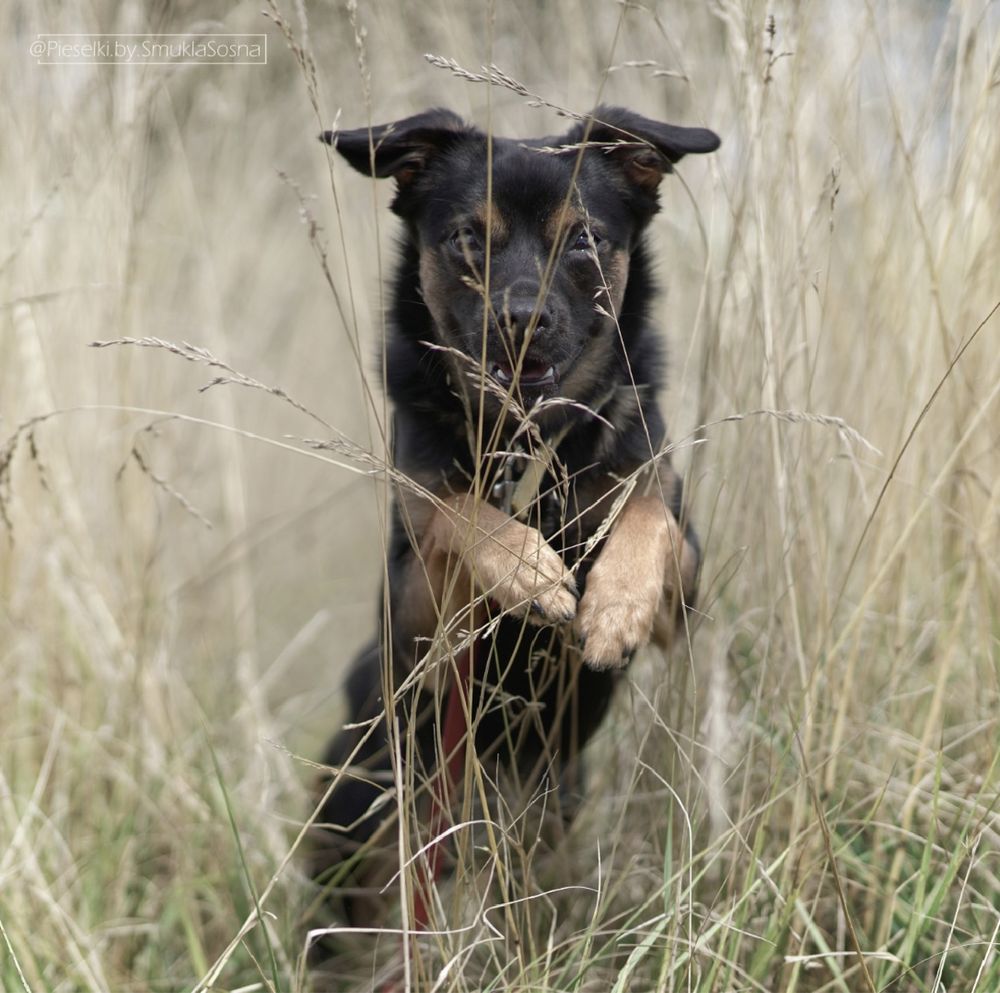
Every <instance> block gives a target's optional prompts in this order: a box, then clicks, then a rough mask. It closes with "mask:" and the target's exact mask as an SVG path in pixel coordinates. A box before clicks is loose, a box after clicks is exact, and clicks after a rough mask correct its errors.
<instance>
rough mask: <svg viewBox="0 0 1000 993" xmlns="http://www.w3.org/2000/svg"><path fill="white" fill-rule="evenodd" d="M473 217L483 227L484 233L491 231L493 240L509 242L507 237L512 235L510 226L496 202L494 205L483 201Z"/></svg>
mask: <svg viewBox="0 0 1000 993" xmlns="http://www.w3.org/2000/svg"><path fill="white" fill-rule="evenodd" d="M472 216H473V217H474V218H475V219H476V220H477V221H478V222H479V223H480V224H481V225H482V227H483V231H489V233H490V238H491V240H493V241H506V240H507V236H508V235H509V234H510V225H509V224H508V222H507V218H506V216H505V215H504V214H503V212H502V211H501V210H500V208H499V207H498V206H497V203H496V201H495V200H494V201H493V202H492V203H487V202H486V201H485V200H481V201H480V202H479V203H477V204H476V207H475V210H473V212H472Z"/></svg>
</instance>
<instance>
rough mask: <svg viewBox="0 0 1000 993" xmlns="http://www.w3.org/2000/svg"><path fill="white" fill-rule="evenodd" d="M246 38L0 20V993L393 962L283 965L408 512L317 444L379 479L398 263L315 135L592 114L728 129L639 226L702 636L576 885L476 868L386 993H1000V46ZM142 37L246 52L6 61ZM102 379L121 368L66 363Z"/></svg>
mask: <svg viewBox="0 0 1000 993" xmlns="http://www.w3.org/2000/svg"><path fill="white" fill-rule="evenodd" d="M260 6H261V5H260V4H254V3H239V4H236V5H232V6H227V5H221V4H219V5H214V4H210V3H207V2H205V3H202V2H198V0H192V2H189V3H184V4H177V5H171V4H169V3H147V4H142V3H138V2H126V3H124V4H118V3H113V2H111V0H94V2H92V3H90V4H88V5H78V7H77V9H76V10H73V11H71V10H70V9H69V5H59V4H55V3H41V4H32V3H28V2H26V0H14V2H11V3H7V4H4V5H3V6H2V7H0V39H2V40H0V45H2V46H3V51H4V53H5V58H4V59H3V61H2V64H0V76H2V80H3V85H2V91H0V92H2V94H3V96H2V97H0V135H2V140H0V177H2V187H0V189H2V193H0V232H2V234H0V517H2V521H0V667H2V674H3V681H2V686H3V690H2V692H0V988H2V989H3V990H5V991H11V993H13V991H31V993H41V991H45V990H54V991H61V993H68V991H77V990H87V991H94V993H96V991H126V990H128V991H174V990H187V989H197V990H199V991H201V990H206V989H208V988H211V989H226V990H242V991H249V990H257V989H259V990H262V991H263V990H269V989H270V990H272V991H274V993H276V991H278V990H280V991H290V990H313V991H320V990H328V991H331V993H332V991H338V993H339V991H341V990H345V991H346V990H372V989H374V988H377V987H378V984H379V983H380V982H381V980H380V979H377V978H376V974H375V973H376V970H378V969H389V970H391V969H398V968H399V967H400V965H401V961H402V960H401V959H400V954H401V953H400V947H399V942H398V938H397V937H396V936H395V935H393V934H392V933H391V931H387V932H386V933H384V934H381V935H379V934H376V935H348V934H343V935H340V937H339V939H337V940H338V941H339V942H340V947H341V949H342V952H341V954H340V955H339V956H337V957H336V958H335V959H334V960H333V962H332V964H330V965H328V967H327V969H326V970H325V971H323V972H315V971H310V970H309V969H308V968H307V967H306V964H305V956H304V952H305V948H306V943H307V933H308V932H309V930H310V929H311V928H318V927H323V926H325V925H328V924H330V923H331V922H330V920H329V919H328V918H325V917H324V916H323V914H322V913H319V914H317V913H316V912H315V896H316V894H315V890H314V888H313V887H312V884H311V883H310V882H308V880H307V879H306V878H305V875H304V873H303V868H302V861H301V859H300V854H301V852H300V851H298V850H297V843H298V842H297V839H298V838H299V835H300V831H301V829H302V827H303V825H304V823H305V821H306V819H307V818H308V817H309V815H310V812H311V805H310V800H309V787H310V783H311V782H312V781H313V779H314V777H315V774H316V773H315V768H314V767H313V765H312V764H311V762H312V761H314V760H315V759H316V757H317V756H318V754H319V752H320V749H321V747H322V743H323V741H324V739H325V737H326V736H327V735H328V734H329V733H330V731H331V730H332V729H333V728H334V727H335V726H336V725H337V723H338V722H339V721H340V720H342V719H343V716H344V715H343V709H342V704H341V701H340V696H339V687H340V683H341V680H342V678H343V674H344V672H345V667H346V665H347V663H348V662H349V660H350V658H351V655H352V653H353V652H354V650H355V649H356V647H357V646H358V645H359V644H360V643H361V641H362V640H364V639H365V638H366V637H368V636H369V635H370V633H371V631H372V629H373V626H374V623H375V618H376V616H377V612H378V609H379V603H378V595H377V589H378V582H379V577H380V575H381V570H382V565H381V561H382V547H383V539H384V523H385V515H386V501H387V499H388V496H387V492H386V487H385V485H384V480H383V478H382V474H381V473H379V472H377V471H372V469H371V466H372V464H373V462H372V461H371V460H370V459H367V458H366V457H364V455H363V454H362V455H357V454H356V457H351V456H350V454H349V452H348V447H350V446H342V447H344V451H345V452H347V454H338V453H337V452H331V451H329V450H317V449H315V448H312V447H310V445H309V443H308V440H309V439H330V438H339V439H343V438H346V439H349V440H350V442H351V443H352V445H353V446H354V447H353V449H352V450H353V451H355V453H368V454H369V455H371V456H372V457H373V458H374V461H375V463H377V462H378V460H379V459H380V458H381V456H382V454H383V447H382V442H381V440H380V439H381V438H382V437H383V429H384V427H385V424H386V410H385V406H384V402H383V399H382V394H381V392H380V386H379V372H378V369H377V365H376V362H375V355H376V345H377V341H378V339H379V336H380V334H381V333H382V321H381V313H382V310H381V306H382V304H381V289H380V287H381V282H382V279H383V277H384V275H385V273H386V270H387V267H388V266H389V265H391V262H392V259H393V250H394V248H393V246H394V238H395V228H394V220H393V219H392V218H391V215H389V214H388V212H387V211H386V210H385V207H386V204H387V201H388V199H389V196H390V194H391V191H390V190H389V189H388V188H383V187H382V186H381V185H380V186H378V187H376V184H374V183H371V182H368V181H366V180H364V179H363V178H361V177H359V176H358V175H356V174H354V173H351V172H349V170H348V169H347V168H346V167H345V166H344V165H343V163H341V162H339V161H334V159H333V157H332V156H331V155H330V154H328V152H327V151H326V150H324V148H323V147H322V146H321V145H320V144H319V143H318V142H317V141H316V140H315V136H316V135H317V133H318V132H319V131H320V130H322V129H323V128H327V127H331V126H333V124H334V122H335V121H337V120H339V121H340V122H341V123H342V124H343V125H344V126H359V125H361V124H364V123H366V122H368V121H369V120H372V121H376V122H381V121H385V120H391V119H394V118H396V117H401V116H404V115H405V114H407V113H412V112H415V111H417V110H420V109H423V108H425V107H427V106H433V105H446V106H449V107H451V108H453V109H455V110H457V111H459V112H460V113H462V114H465V115H467V116H468V117H469V118H470V119H472V120H474V121H476V122H477V123H479V124H480V125H482V126H486V124H487V122H488V121H491V122H492V125H493V126H494V127H495V129H496V130H497V132H498V133H503V134H508V133H512V134H525V135H527V134H540V133H545V132H551V131H555V130H557V129H560V128H561V127H562V126H563V122H562V121H561V119H560V118H559V117H558V116H557V115H556V113H555V112H554V110H553V109H552V107H553V106H554V107H565V108H569V109H572V110H574V111H579V112H585V111H587V110H588V109H590V108H591V107H592V106H593V105H594V104H596V103H597V102H598V101H601V100H603V101H606V102H611V103H616V104H622V105H626V106H629V107H632V108H634V109H636V110H638V111H640V112H642V113H644V114H646V115H648V116H652V117H659V118H661V119H669V120H673V121H675V122H678V123H690V124H704V125H707V126H709V127H711V128H713V129H714V130H716V131H717V132H718V133H719V134H720V135H721V136H722V138H723V146H722V149H721V150H720V151H719V153H718V154H716V155H714V156H708V157H704V158H702V157H698V159H697V160H696V161H685V162H684V163H682V164H681V166H680V167H679V169H678V174H677V177H675V178H669V179H668V182H667V183H665V185H664V193H663V199H664V210H663V212H662V213H661V215H660V216H659V218H658V219H657V220H656V221H655V223H654V229H655V230H654V233H653V238H654V241H655V245H656V248H657V257H658V258H659V259H660V260H661V263H660V278H661V281H662V284H663V288H664V294H663V296H662V299H661V308H660V313H661V317H662V320H661V324H662V328H663V333H664V335H665V336H666V338H667V340H668V341H669V345H670V353H671V358H672V361H671V372H670V388H669V391H668V392H667V393H666V395H665V396H664V398H663V401H664V405H665V410H666V411H667V413H668V423H669V424H670V425H671V431H672V434H673V436H674V438H675V439H677V441H678V442H679V445H680V451H679V453H678V464H679V465H681V466H682V467H683V468H684V469H685V471H686V472H687V474H688V478H689V490H690V493H691V502H692V515H693V517H694V520H695V522H696V524H697V526H698V529H699V531H700V533H701V535H702V538H703V544H704V550H705V563H704V571H703V578H702V599H701V603H700V614H699V616H698V623H697V625H696V627H695V629H694V631H693V637H692V639H691V641H690V644H689V645H685V646H682V647H679V649H678V650H677V651H676V652H674V653H672V654H671V656H670V657H668V658H665V657H662V656H658V655H656V654H655V653H653V652H647V653H645V654H644V655H642V656H641V657H640V658H639V659H638V660H637V662H636V664H635V665H634V666H633V668H632V669H631V671H630V680H629V685H628V689H627V690H626V691H625V692H623V693H622V694H621V696H620V698H619V700H618V701H617V703H616V707H615V710H614V714H613V718H612V720H611V721H610V722H609V723H608V725H607V726H606V727H605V729H604V730H603V731H602V733H601V735H600V736H599V738H598V740H596V741H595V742H594V744H593V746H592V761H591V783H590V787H591V793H590V798H589V800H588V801H587V803H586V804H585V806H584V808H583V810H582V811H581V814H580V816H579V818H578V819H577V821H576V823H575V824H574V825H573V828H572V830H571V832H570V834H569V837H568V838H567V839H566V842H565V844H564V845H563V846H562V847H561V848H560V849H559V850H558V851H555V852H551V851H546V850H544V848H543V847H542V846H539V847H538V848H536V849H530V848H528V847H527V842H526V841H525V839H524V838H523V837H520V836H518V833H517V827H516V825H512V826H510V827H509V833H507V834H505V835H504V836H503V837H501V838H500V840H499V841H494V842H493V843H492V847H491V850H490V851H487V852H485V853H483V854H481V855H480V857H479V860H480V861H479V862H478V863H477V865H479V866H480V868H481V865H482V863H483V861H484V860H485V863H487V864H490V863H492V864H493V866H494V871H501V872H502V873H506V874H507V875H508V878H509V879H510V880H511V882H510V886H509V887H508V889H507V890H506V894H507V900H506V903H505V904H504V905H501V902H500V900H499V899H498V898H497V895H496V892H495V890H494V891H490V890H489V888H488V887H487V886H486V884H485V883H484V882H483V880H482V875H478V876H477V875H474V873H473V872H472V870H471V869H469V871H468V872H467V873H465V874H464V875H463V876H462V883H461V885H460V886H459V887H454V886H452V885H451V884H447V883H446V884H443V885H442V887H441V903H440V907H439V910H438V915H437V917H438V920H437V924H438V926H439V933H437V934H435V935H434V936H427V937H422V938H420V939H416V940H414V941H412V942H411V943H410V944H409V946H408V949H407V955H406V969H407V974H408V976H409V979H410V984H411V987H412V988H413V989H415V990H416V989H419V990H427V991H430V990H434V991H441V993H446V991H451V993H477V991H486V990H518V991H529V990H530V991H553V993H555V991H580V993H584V991H602V993H604V991H609V990H610V991H616V993H617V991H623V993H624V991H632V993H647V991H653V990H657V991H668V990H669V991H672V990H676V991H678V993H679V991H688V993H691V991H704V993H708V991H716V993H728V991H817V990H823V991H827V990H829V991H842V993H844V991H852V993H853V991H856V990H861V991H874V990H879V991H882V990H891V991H911V990H912V991H927V993H939V991H943V990H947V991H965V993H973V991H976V993H989V991H995V990H998V989H1000V958H998V956H997V950H998V945H1000V942H998V937H1000V909H998V908H1000V859H998V854H1000V817H998V812H997V805H998V799H1000V792H998V781H1000V769H998V763H1000V733H998V715H1000V678H998V677H1000V533H998V532H1000V441H998V439H1000V402H998V393H1000V314H996V313H994V311H995V309H996V307H997V305H998V303H1000V238H998V236H997V231H996V219H997V216H998V213H1000V168H998V164H1000V128H998V127H997V122H998V121H1000V16H998V10H997V7H996V5H992V4H989V3H987V2H985V0H968V2H958V0H956V2H954V3H953V4H951V5H949V4H948V3H946V2H930V0H923V2H922V0H912V2H906V3H898V2H897V3H883V2H880V0H871V2H870V3H861V2H858V3H849V4H834V3H822V2H818V0H817V2H804V3H792V2H785V3H776V4H773V5H770V6H768V5H765V4H764V3H762V2H757V0H745V2H738V0H715V2H713V3H711V4H693V3H683V2H680V0H650V2H649V3H644V4H642V5H639V4H631V3H630V4H626V5H622V4H619V3H615V2H611V0H588V2H587V3H586V4H585V5H582V6H580V5H577V4H576V3H573V2H570V0H555V2H552V3H547V4H545V5H541V4H535V3H532V2H529V0H495V2H494V3H492V4H490V3H484V4H469V5H466V4H462V3H459V2H457V0H428V2H427V3H424V4H416V3H414V4H404V3H402V2H401V0H398V2H380V3H375V2H367V3H366V2H361V3H358V4H346V5H345V4H340V3H336V4H305V5H298V4H293V3H286V2H285V0H282V2H281V3H280V5H279V7H278V8H277V9H276V10H273V9H271V8H268V9H269V11H270V16H263V15H262V14H261V13H260V10H259V8H260ZM307 14H308V20H307V19H306V15H307ZM772 16H773V19H772ZM147 31H157V32H209V31H227V32H264V33H266V35H267V40H268V46H269V51H268V62H267V65H266V66H242V67H240V66H226V67H222V66H153V65H149V66H123V65H72V66H51V65H49V66H46V65H39V64H37V60H36V59H35V58H34V57H32V56H31V55H30V54H29V46H30V44H31V42H32V41H34V40H35V38H36V36H37V35H38V34H39V33H41V32H106V33H111V32H119V33H121V32H147ZM288 39H291V41H292V43H293V44H292V46H290V45H289V44H288ZM425 53H432V54H434V55H437V56H441V57H444V58H446V59H453V60H455V62H456V63H457V64H458V65H460V66H462V67H464V68H466V69H469V70H472V71H473V72H477V73H482V70H481V67H482V66H484V65H489V64H491V63H492V64H495V65H496V66H497V67H498V68H499V69H500V70H502V71H503V72H504V73H506V74H509V76H510V77H512V78H513V79H515V80H517V81H518V82H519V83H521V84H523V87H524V90H525V92H526V93H527V95H525V92H517V91H516V89H513V88H511V87H510V86H506V85H503V84H502V83H501V82H499V81H495V82H494V84H493V85H489V84H487V83H484V82H475V81H470V80H468V79H463V78H461V77H460V76H459V75H456V74H455V73H454V72H452V71H450V70H449V69H448V68H442V67H441V66H438V65H434V64H432V63H431V62H429V61H427V60H426V59H425V58H424V55H425ZM536 97H537V98H541V99H540V100H538V99H535V98H536ZM539 103H541V105H540V106H539ZM120 339H143V340H144V341H145V342H146V345H147V346H148V347H141V346H139V345H135V344H118V345H115V346H113V347H107V348H102V349H95V348H88V345H89V343H91V342H94V341H98V340H101V341H114V340H120ZM157 341H161V342H170V343H175V345H174V346H173V347H171V348H168V347H161V346H157V345H156V342H157ZM182 343H189V345H190V346H193V347H187V346H182ZM213 383H214V385H212V386H211V388H210V389H204V390H203V389H202V388H203V387H205V386H206V385H207V384H213ZM369 388H370V390H371V392H369ZM289 398H293V399H294V402H289ZM303 408H305V409H303ZM310 412H312V413H310ZM480 900H481V901H483V902H482V903H479V902H477V901H480ZM490 904H492V907H491V908H490V909H484V908H487V907H489V905H490ZM399 923H400V922H399V920H398V919H393V920H390V921H387V928H389V929H392V928H398V927H399ZM373 963H376V964H374V965H373ZM380 975H381V973H380Z"/></svg>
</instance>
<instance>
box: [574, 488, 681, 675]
mask: <svg viewBox="0 0 1000 993" xmlns="http://www.w3.org/2000/svg"><path fill="white" fill-rule="evenodd" d="M697 571H698V553H697V551H696V549H695V548H694V546H693V545H692V544H691V543H690V542H688V541H687V540H686V539H685V537H684V533H683V532H682V531H681V528H680V525H679V524H678V523H677V520H676V518H675V517H674V515H673V513H671V511H670V509H669V508H668V507H667V506H666V505H665V504H664V502H663V500H662V499H660V497H659V496H658V495H645V496H633V497H632V498H631V499H630V500H629V501H628V502H627V503H626V504H625V507H624V508H623V510H622V512H621V514H620V515H619V517H618V520H617V521H616V522H615V524H614V527H613V528H612V530H611V534H610V535H609V536H608V539H607V541H606V542H605V544H604V548H602V549H601V553H600V555H598V557H597V561H596V562H595V563H594V565H593V568H592V569H591V570H590V574H589V575H588V577H587V586H586V590H585V592H584V595H583V599H582V600H581V601H580V609H579V612H578V613H577V618H576V623H577V631H578V632H579V635H580V638H581V640H582V642H583V657H584V660H585V661H586V663H587V665H589V666H590V667H591V668H592V669H612V668H617V667H620V666H623V665H625V664H626V663H627V662H628V661H629V659H630V658H631V657H632V654H633V653H634V652H635V650H636V649H637V648H641V647H642V646H643V645H645V644H647V643H648V642H649V640H650V637H651V636H652V635H653V634H654V626H656V629H657V633H660V632H661V631H663V632H664V633H665V634H667V636H668V637H669V631H670V629H671V628H672V624H671V623H670V622H671V621H672V620H673V618H674V617H675V616H676V613H677V610H678V608H679V606H680V604H681V603H682V602H683V603H687V602H689V601H690V600H691V599H692V598H693V596H694V585H695V575H696V573H697ZM665 615H669V616H665ZM657 621H666V622H667V623H665V624H662V625H657ZM658 640H659V639H658Z"/></svg>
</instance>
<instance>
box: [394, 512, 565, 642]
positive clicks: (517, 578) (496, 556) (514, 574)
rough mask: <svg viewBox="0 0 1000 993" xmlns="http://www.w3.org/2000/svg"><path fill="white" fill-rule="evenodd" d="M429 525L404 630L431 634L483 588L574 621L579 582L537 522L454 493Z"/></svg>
mask: <svg viewBox="0 0 1000 993" xmlns="http://www.w3.org/2000/svg"><path fill="white" fill-rule="evenodd" d="M443 504H444V506H443V507H439V508H437V509H435V510H433V511H432V513H431V515H430V517H429V518H428V517H427V516H426V513H424V514H421V515H420V517H421V518H422V520H417V521H414V522H413V523H414V524H421V525H423V527H422V528H421V529H420V530H419V531H415V532H414V533H417V534H421V533H422V538H421V540H420V554H419V555H416V556H414V557H413V560H412V561H411V563H410V565H409V570H410V571H409V575H408V576H407V580H406V588H407V590H408V591H409V595H408V596H407V597H406V598H405V601H404V607H403V609H404V610H405V615H403V616H401V617H397V622H398V623H400V625H401V629H402V630H405V631H407V632H408V633H409V634H411V635H412V636H413V637H415V638H430V637H432V636H433V634H434V632H435V630H436V629H437V627H438V623H439V620H440V619H442V618H443V619H444V620H448V619H450V618H452V617H454V616H455V615H456V614H457V613H459V612H460V611H461V610H463V609H467V608H468V606H469V603H470V600H471V598H472V595H480V594H482V595H485V596H487V597H489V598H490V599H491V600H493V601H494V602H495V603H497V604H498V605H499V607H500V608H501V609H502V610H506V611H509V612H510V613H512V614H515V615H518V616H520V615H525V614H527V616H528V619H529V620H531V621H534V622H537V623H553V624H557V623H561V622H566V621H571V620H572V619H573V616H574V615H575V613H576V583H575V581H574V579H573V576H572V575H571V574H570V572H569V570H567V568H566V566H565V565H564V564H563V561H562V558H561V557H560V556H559V554H558V553H557V552H555V551H554V550H553V549H552V548H551V547H550V546H549V544H548V542H547V541H546V540H545V539H544V538H543V537H542V535H541V532H539V531H538V530H537V529H535V528H532V527H528V526H527V525H525V524H521V523H520V522H519V521H515V520H514V519H513V518H511V517H508V516H507V515H506V514H504V513H503V512H502V511H500V510H497V508H496V507H493V506H491V505H490V504H488V503H485V502H481V501H480V502H477V501H475V500H474V499H473V497H472V496H471V495H469V494H464V493H463V494H453V495H450V496H447V497H445V498H444V500H443Z"/></svg>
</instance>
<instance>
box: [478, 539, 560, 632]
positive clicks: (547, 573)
mask: <svg viewBox="0 0 1000 993" xmlns="http://www.w3.org/2000/svg"><path fill="white" fill-rule="evenodd" d="M473 568H474V571H475V574H476V576H477V578H478V580H479V583H480V585H481V587H482V589H483V591H484V592H485V593H486V594H487V595H488V596H489V597H490V598H491V599H493V600H495V601H496V602H497V603H498V604H499V605H500V608H501V609H502V610H505V611H508V612H510V613H512V614H515V615H522V614H525V613H527V615H528V619H529V620H531V621H533V622H535V623H539V624H558V623H563V622H566V621H571V620H573V617H574V616H575V615H576V597H577V590H576V581H575V580H574V579H573V575H572V573H570V571H569V570H568V569H567V568H566V565H565V564H564V562H563V560H562V558H561V557H560V556H559V554H558V552H556V551H554V550H553V548H552V547H551V546H550V545H549V543H548V542H547V541H546V540H545V538H543V537H542V535H541V532H539V531H537V530H536V529H535V528H530V527H527V526H525V525H523V524H520V523H518V522H517V521H508V522H507V523H506V524H504V525H503V527H502V528H500V529H499V530H498V531H497V532H496V533H495V534H493V535H491V536H490V537H489V538H488V539H486V540H484V541H483V542H481V543H480V545H479V547H478V549H477V550H476V554H475V556H474V562H473Z"/></svg>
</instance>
